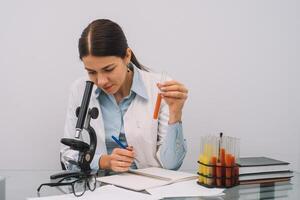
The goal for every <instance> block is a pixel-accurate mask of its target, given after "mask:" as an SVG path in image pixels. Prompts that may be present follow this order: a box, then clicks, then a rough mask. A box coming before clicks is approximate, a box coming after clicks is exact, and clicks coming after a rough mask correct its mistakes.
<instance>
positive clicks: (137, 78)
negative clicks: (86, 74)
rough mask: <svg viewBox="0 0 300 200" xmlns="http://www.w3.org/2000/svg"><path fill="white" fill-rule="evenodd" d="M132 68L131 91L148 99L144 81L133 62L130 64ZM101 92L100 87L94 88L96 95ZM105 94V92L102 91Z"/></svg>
mask: <svg viewBox="0 0 300 200" xmlns="http://www.w3.org/2000/svg"><path fill="white" fill-rule="evenodd" d="M132 66H133V67H132V69H133V80H132V85H131V89H130V90H131V91H132V92H134V93H136V94H137V95H139V96H140V97H142V98H144V99H145V100H148V98H149V97H148V95H147V92H146V87H145V83H144V81H143V79H142V77H141V72H140V69H138V68H137V67H136V66H135V65H134V64H132ZM101 93H102V90H101V88H97V89H96V90H95V95H96V97H98V96H99V95H100V94H101ZM104 94H105V93H104Z"/></svg>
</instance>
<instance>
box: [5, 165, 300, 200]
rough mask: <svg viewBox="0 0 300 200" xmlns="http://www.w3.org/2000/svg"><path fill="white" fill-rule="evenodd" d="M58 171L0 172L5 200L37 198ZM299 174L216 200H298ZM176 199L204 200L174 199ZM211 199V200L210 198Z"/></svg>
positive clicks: (236, 190)
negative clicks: (41, 187) (288, 181)
mask: <svg viewBox="0 0 300 200" xmlns="http://www.w3.org/2000/svg"><path fill="white" fill-rule="evenodd" d="M57 172H58V171H50V170H34V171H32V170H0V176H3V177H5V179H6V200H22V199H26V198H27V197H37V192H36V189H37V187H38V186H39V185H40V184H41V183H45V182H49V181H50V179H49V177H50V175H51V174H55V173H57ZM299 188H300V173H298V172H295V173H294V177H293V178H292V181H291V184H285V185H280V184H276V185H275V186H274V187H260V185H248V186H236V187H233V188H231V189H227V190H225V193H226V195H225V196H224V197H223V198H218V199H224V200H227V199H233V200H234V199H281V200H282V199H289V200H299V199H300V190H299ZM58 194H62V191H60V190H59V189H57V188H51V187H47V188H46V187H45V188H44V190H43V191H41V193H40V195H41V196H47V195H58ZM176 199H205V198H203V197H201V198H200V197H198V198H176ZM210 199H211V198H210ZM1 200H2V199H1Z"/></svg>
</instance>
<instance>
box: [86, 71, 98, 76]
mask: <svg viewBox="0 0 300 200" xmlns="http://www.w3.org/2000/svg"><path fill="white" fill-rule="evenodd" d="M88 74H90V75H94V74H96V72H93V71H88Z"/></svg>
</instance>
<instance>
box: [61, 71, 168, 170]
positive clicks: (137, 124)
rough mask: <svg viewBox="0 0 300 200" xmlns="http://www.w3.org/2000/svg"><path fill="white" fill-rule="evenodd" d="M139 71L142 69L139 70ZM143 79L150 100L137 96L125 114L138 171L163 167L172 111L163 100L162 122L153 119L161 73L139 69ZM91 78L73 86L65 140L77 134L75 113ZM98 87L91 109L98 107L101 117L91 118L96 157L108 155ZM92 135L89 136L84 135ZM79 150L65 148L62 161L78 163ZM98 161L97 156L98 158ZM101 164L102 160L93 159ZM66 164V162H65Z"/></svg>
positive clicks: (129, 140) (127, 132)
mask: <svg viewBox="0 0 300 200" xmlns="http://www.w3.org/2000/svg"><path fill="white" fill-rule="evenodd" d="M137 70H139V69H137ZM139 72H140V75H141V78H142V80H143V82H144V84H145V88H146V90H147V91H146V92H147V95H148V98H149V99H148V100H145V99H144V98H142V97H140V96H139V95H136V97H135V98H134V100H133V101H132V102H131V104H130V106H129V108H128V110H127V111H126V113H125V115H124V130H125V134H126V139H127V143H128V144H129V145H131V146H133V147H134V149H135V152H136V165H137V167H138V168H145V167H151V166H154V167H163V165H162V162H161V160H160V156H159V155H160V145H161V144H162V143H163V141H164V138H165V136H166V134H167V127H168V120H169V110H168V105H167V104H166V103H165V102H164V101H162V103H161V109H160V113H159V118H158V120H154V119H153V111H154V107H155V103H156V98H157V94H158V92H159V90H158V88H157V86H156V83H158V82H159V81H160V74H156V73H152V72H146V71H143V70H139ZM86 80H88V78H87V77H86V78H81V79H78V80H76V81H75V82H74V84H73V85H72V87H71V94H70V98H69V105H68V110H67V117H66V123H65V130H64V137H67V138H73V137H74V135H75V126H76V122H77V117H76V115H75V110H76V108H77V107H78V106H80V104H81V100H82V96H83V93H84V89H85V81H86ZM96 89H97V87H96V86H95V85H94V88H93V92H92V95H91V100H90V106H89V107H90V108H92V107H97V108H98V109H99V116H98V118H97V119H91V123H90V124H91V126H92V127H93V128H94V129H95V131H96V134H97V149H96V153H95V155H98V157H99V155H100V156H101V155H102V154H106V153H107V150H106V145H105V131H104V124H103V118H102V112H101V108H100V104H99V100H98V99H97V98H96V94H95V90H96ZM84 134H86V135H88V134H87V133H84ZM77 157H78V154H77V152H76V151H73V150H70V149H69V148H68V147H67V146H65V145H62V149H61V158H62V159H61V160H62V162H63V163H65V161H66V160H68V159H73V160H77ZM94 158H95V159H96V158H97V156H95V157H94ZM93 162H94V163H95V162H96V163H98V160H93ZM65 164H66V163H65Z"/></svg>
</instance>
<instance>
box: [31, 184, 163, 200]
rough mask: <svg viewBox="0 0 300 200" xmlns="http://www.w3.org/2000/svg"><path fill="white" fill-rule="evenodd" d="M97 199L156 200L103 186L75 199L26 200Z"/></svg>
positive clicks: (65, 199)
mask: <svg viewBox="0 0 300 200" xmlns="http://www.w3.org/2000/svg"><path fill="white" fill-rule="evenodd" d="M99 199H109V200H120V199H121V200H141V199H145V200H158V199H157V198H155V197H152V196H151V195H149V194H144V193H140V192H134V191H130V190H126V189H123V188H119V187H116V186H113V185H105V186H102V187H99V188H96V190H95V191H93V192H91V191H86V192H85V193H84V194H83V196H81V197H75V196H74V194H64V195H56V196H48V197H39V198H28V199H27V200H99Z"/></svg>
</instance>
